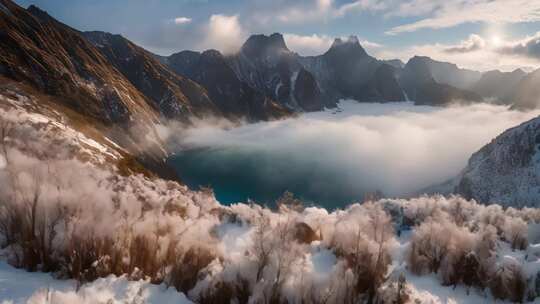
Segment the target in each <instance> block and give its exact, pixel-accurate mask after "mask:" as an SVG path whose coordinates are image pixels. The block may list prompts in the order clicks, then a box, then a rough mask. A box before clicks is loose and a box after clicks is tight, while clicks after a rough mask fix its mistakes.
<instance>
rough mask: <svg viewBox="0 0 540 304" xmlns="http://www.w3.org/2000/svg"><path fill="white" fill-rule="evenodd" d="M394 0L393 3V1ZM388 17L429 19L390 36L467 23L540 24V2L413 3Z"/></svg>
mask: <svg viewBox="0 0 540 304" xmlns="http://www.w3.org/2000/svg"><path fill="white" fill-rule="evenodd" d="M390 1H392V0H390ZM387 14H388V15H398V16H425V17H424V18H421V19H420V20H418V21H415V22H412V23H407V24H403V25H399V26H396V27H394V28H392V29H390V30H389V31H387V34H391V35H393V34H398V33H403V32H413V31H416V30H419V29H424V28H432V29H440V28H447V27H453V26H456V25H459V24H463V23H471V22H489V23H519V22H532V21H540V1H530V0H476V1H466V0H434V1H427V0H410V1H407V2H404V3H401V4H400V5H397V6H396V9H394V10H393V11H389V12H388V13H387Z"/></svg>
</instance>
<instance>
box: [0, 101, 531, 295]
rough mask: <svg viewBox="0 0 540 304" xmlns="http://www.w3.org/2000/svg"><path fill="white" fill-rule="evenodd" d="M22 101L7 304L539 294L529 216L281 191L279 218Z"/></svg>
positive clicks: (8, 190) (9, 139)
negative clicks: (141, 166) (165, 176)
mask: <svg viewBox="0 0 540 304" xmlns="http://www.w3.org/2000/svg"><path fill="white" fill-rule="evenodd" d="M27 98H28V99H25V97H24V96H22V95H21V96H18V95H16V94H15V95H12V96H11V97H10V96H7V95H4V96H3V99H2V100H3V102H2V107H1V111H0V121H1V124H0V125H1V126H2V140H1V141H0V142H1V143H2V144H1V148H2V149H1V151H0V152H1V153H0V154H1V155H2V167H1V168H0V182H1V183H2V184H3V185H6V186H5V187H2V188H1V189H0V202H2V204H1V205H0V246H1V247H2V248H3V249H2V251H1V258H0V259H1V260H2V262H0V280H3V282H4V281H5V283H4V284H2V285H1V287H0V303H2V304H4V303H51V302H52V303H77V301H79V302H80V303H95V302H104V303H120V302H130V303H167V301H187V299H189V301H192V302H195V303H216V302H223V301H225V302H230V301H233V302H235V303H261V302H268V301H275V302H276V303H285V302H288V303H302V302H304V303H320V302H326V303H344V302H349V303H350V302H370V301H379V302H380V303H394V302H395V301H396V300H397V299H398V298H400V299H401V301H402V303H406V302H405V301H409V302H410V303H414V301H416V300H418V301H419V302H420V303H482V302H484V303H492V302H493V301H494V299H495V298H498V299H504V300H507V301H518V300H527V301H529V300H530V301H532V300H535V299H538V297H539V296H540V290H539V289H538V288H537V285H538V284H537V278H538V277H539V272H540V271H539V267H538V264H539V263H540V262H539V261H540V260H539V259H540V254H539V253H538V250H537V247H538V246H537V245H534V244H536V243H538V242H540V234H539V231H538V230H539V229H538V228H539V226H538V224H537V223H539V222H540V210H539V209H523V210H516V209H512V208H510V209H507V210H503V209H502V208H501V207H500V206H497V205H492V206H484V205H479V204H476V203H474V202H469V201H466V200H463V199H461V198H459V197H455V198H443V197H420V198H416V199H411V200H381V201H377V202H373V203H370V202H366V203H364V204H361V205H360V204H354V205H352V206H350V207H348V208H346V209H344V210H336V211H334V212H331V213H330V212H328V211H327V210H325V209H323V208H317V207H305V206H302V204H301V202H300V201H298V200H296V199H295V198H294V196H292V195H290V194H286V195H284V196H283V197H282V198H281V199H280V200H279V201H278V202H277V205H278V206H279V208H278V209H277V210H270V209H268V208H265V207H262V206H259V205H254V204H234V205H232V206H229V207H226V206H221V205H220V204H219V203H218V202H217V201H216V200H215V198H214V196H213V194H212V192H211V191H209V190H204V189H203V190H202V191H199V192H194V191H190V190H188V189H187V188H186V187H185V186H182V185H180V184H178V183H176V182H171V181H165V180H161V179H159V178H155V177H148V176H144V175H142V174H137V173H136V172H125V171H124V170H121V169H120V167H121V165H122V161H121V160H120V158H122V157H127V154H125V155H123V154H122V153H125V152H122V150H121V149H119V148H117V147H116V146H115V144H114V143H112V142H109V141H107V140H106V139H104V138H103V137H102V136H103V135H100V133H99V132H97V133H95V134H93V135H92V136H89V135H88V136H87V135H85V134H87V133H88V134H90V133H92V132H88V131H86V133H85V132H82V130H83V129H86V128H87V127H88V126H84V125H77V124H73V123H72V122H71V123H68V122H69V120H67V119H66V117H65V116H64V115H63V114H61V113H59V112H58V113H56V112H54V111H53V110H52V109H50V110H47V111H44V110H43V109H41V108H39V109H40V110H39V111H38V110H37V109H38V108H36V107H32V106H30V105H32V104H33V102H32V100H35V98H34V97H32V96H30V97H27ZM100 136H101V137H100ZM115 159H117V161H115ZM8 264H10V265H12V266H14V267H17V268H21V269H20V270H15V269H13V268H12V266H8ZM23 269H25V270H30V271H37V272H33V273H26V272H24V270H23ZM464 270H465V271H464ZM40 272H49V273H51V274H50V275H49V274H42V273H40ZM52 276H54V277H55V278H58V280H55V279H52ZM66 279H68V280H66ZM59 280H62V281H59ZM77 285H80V288H78V289H77ZM167 286H168V287H169V288H166V287H167Z"/></svg>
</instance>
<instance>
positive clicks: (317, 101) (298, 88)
mask: <svg viewBox="0 0 540 304" xmlns="http://www.w3.org/2000/svg"><path fill="white" fill-rule="evenodd" d="M294 98H295V100H296V101H297V103H298V105H299V106H300V107H301V108H302V109H304V110H306V111H319V110H321V109H322V106H323V105H324V103H323V100H322V96H321V91H320V89H319V87H318V86H317V81H316V80H315V78H314V77H313V75H312V74H311V73H310V72H308V71H306V70H305V69H304V68H302V69H300V72H298V76H297V77H296V81H295V82H294Z"/></svg>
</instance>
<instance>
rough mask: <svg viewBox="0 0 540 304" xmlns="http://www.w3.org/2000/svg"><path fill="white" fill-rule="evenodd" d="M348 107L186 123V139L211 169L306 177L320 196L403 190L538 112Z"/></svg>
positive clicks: (291, 180)
mask: <svg viewBox="0 0 540 304" xmlns="http://www.w3.org/2000/svg"><path fill="white" fill-rule="evenodd" d="M342 107H343V109H344V111H343V112H342V113H337V114H331V112H330V111H328V112H317V113H309V114H305V115H302V116H300V117H297V118H291V119H286V120H281V121H274V122H265V123H260V124H254V125H244V126H241V127H239V128H233V129H229V130H223V129H219V128H217V127H215V126H213V125H212V126H210V125H209V126H207V127H200V128H197V129H189V130H184V132H183V134H182V135H181V138H182V143H183V144H184V145H185V146H186V147H192V148H198V147H200V148H212V149H209V150H207V151H208V152H207V153H205V154H204V156H202V157H203V158H201V159H200V161H201V162H203V163H205V164H206V165H205V166H207V167H208V168H211V170H216V172H217V171H218V170H219V172H220V174H221V173H222V172H238V171H239V170H246V171H249V174H250V175H249V176H250V177H253V179H254V180H258V181H261V183H264V185H265V187H268V189H273V187H274V186H276V187H278V186H281V185H282V184H283V183H285V184H287V185H293V184H294V185H296V184H299V181H302V180H305V179H306V178H308V181H309V183H308V184H309V185H312V187H314V188H315V189H312V188H309V187H308V188H307V189H308V190H309V191H314V192H315V193H318V194H321V195H323V194H322V193H325V194H330V193H332V194H335V195H336V196H340V195H341V194H342V193H343V194H346V195H345V196H347V195H350V196H355V195H360V193H362V192H363V191H374V190H377V189H378V190H381V191H383V192H384V193H385V194H387V195H404V194H408V193H410V192H413V191H415V190H419V189H420V188H423V187H426V186H429V185H431V184H433V183H437V182H442V181H444V180H445V179H447V178H450V177H453V176H455V175H456V174H458V173H459V171H460V170H461V169H462V168H464V167H465V165H466V163H467V160H468V158H469V157H470V155H471V154H472V153H473V152H475V151H476V150H478V149H479V148H480V147H482V146H483V145H484V144H486V143H488V142H489V141H490V140H491V139H492V138H494V137H495V136H497V135H498V134H500V133H501V132H502V131H504V130H506V129H507V128H510V127H513V126H515V125H518V124H519V123H521V122H523V121H526V120H529V119H531V118H533V117H535V116H536V115H538V114H539V113H540V112H539V111H532V112H520V111H512V110H509V109H508V108H507V107H504V106H494V105H487V104H475V105H471V106H456V107H448V108H433V107H422V106H412V105H411V104H410V103H393V104H359V103H356V102H350V103H349V102H348V103H344V104H343V105H342ZM457 142H459V144H456V143H457ZM313 151H317V153H312V152H313ZM255 155H256V157H255ZM214 164H215V166H214ZM238 164H241V166H242V169H240V168H239V167H238ZM218 167H219V168H218ZM242 172H243V171H242ZM216 174H217V173H216ZM242 174H243V173H242ZM246 174H248V173H246ZM291 187H293V186H291ZM306 187H307V186H306ZM299 188H301V186H299ZM290 190H291V191H294V190H295V189H290ZM308 190H306V191H308Z"/></svg>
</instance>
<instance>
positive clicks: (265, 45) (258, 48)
mask: <svg viewBox="0 0 540 304" xmlns="http://www.w3.org/2000/svg"><path fill="white" fill-rule="evenodd" d="M241 51H242V52H243V53H244V54H246V55H248V56H253V57H260V56H263V55H265V54H268V53H271V52H279V51H284V52H290V51H289V49H288V48H287V45H286V44H285V39H284V38H283V35H281V34H279V33H274V34H272V35H270V36H267V35H252V36H251V37H249V38H248V40H247V41H246V42H245V43H244V45H243V46H242V49H241Z"/></svg>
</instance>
